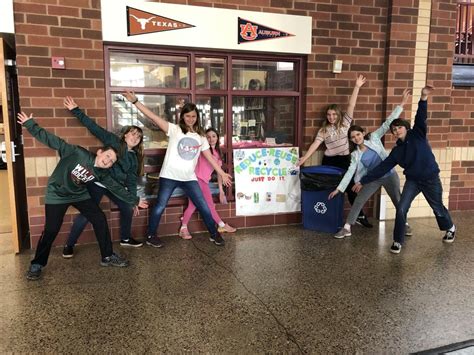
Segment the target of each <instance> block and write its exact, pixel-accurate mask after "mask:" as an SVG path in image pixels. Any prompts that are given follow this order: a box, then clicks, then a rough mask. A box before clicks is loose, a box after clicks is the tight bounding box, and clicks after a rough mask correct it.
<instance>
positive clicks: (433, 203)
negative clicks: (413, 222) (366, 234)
mask: <svg viewBox="0 0 474 355" xmlns="http://www.w3.org/2000/svg"><path fill="white" fill-rule="evenodd" d="M420 192H421V193H422V194H423V196H425V198H426V201H428V204H429V205H430V207H431V209H432V210H433V212H434V215H435V217H436V222H438V227H439V229H440V230H444V231H446V230H448V229H450V228H451V227H452V226H453V221H452V220H451V216H450V215H449V212H448V210H447V209H446V207H444V205H443V186H442V185H441V180H440V179H439V176H436V177H435V178H432V179H429V180H423V181H414V180H407V181H406V182H405V186H404V187H403V192H402V196H401V197H400V202H399V203H398V206H397V215H396V218H395V229H394V231H393V240H394V241H395V242H398V243H400V244H403V242H404V240H405V225H406V221H407V213H408V210H409V209H410V205H411V203H412V201H413V200H414V199H415V197H416V196H417V195H418V194H419V193H420Z"/></svg>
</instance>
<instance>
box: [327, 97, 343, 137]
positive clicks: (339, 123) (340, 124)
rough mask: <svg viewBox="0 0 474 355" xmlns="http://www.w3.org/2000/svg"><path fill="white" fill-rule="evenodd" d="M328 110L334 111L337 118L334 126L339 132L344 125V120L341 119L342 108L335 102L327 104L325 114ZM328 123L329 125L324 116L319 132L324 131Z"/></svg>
mask: <svg viewBox="0 0 474 355" xmlns="http://www.w3.org/2000/svg"><path fill="white" fill-rule="evenodd" d="M329 110H333V111H336V115H337V120H336V123H335V124H334V126H335V127H336V131H337V132H339V131H340V130H341V128H342V127H343V126H344V120H343V119H342V110H341V109H340V108H339V106H338V105H336V104H332V105H329V106H328V107H327V108H326V115H327V113H328V111H329ZM329 125H330V123H329V122H328V119H327V117H326V118H325V119H324V122H323V124H322V125H321V132H323V133H326V131H327V128H328V126H329Z"/></svg>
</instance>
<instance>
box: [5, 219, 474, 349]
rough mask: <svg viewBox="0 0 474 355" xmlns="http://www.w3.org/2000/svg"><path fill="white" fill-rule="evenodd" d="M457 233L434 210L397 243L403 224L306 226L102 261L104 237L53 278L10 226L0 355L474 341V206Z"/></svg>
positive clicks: (57, 263)
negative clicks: (336, 231)
mask: <svg viewBox="0 0 474 355" xmlns="http://www.w3.org/2000/svg"><path fill="white" fill-rule="evenodd" d="M453 218H454V220H455V221H456V223H457V225H458V235H457V239H456V241H455V243H453V244H451V245H449V244H448V245H446V244H443V243H442V242H441V237H442V235H443V234H442V233H441V232H440V231H438V229H437V227H436V221H435V219H434V218H422V219H414V220H411V225H412V228H413V231H414V236H413V237H411V238H410V239H409V240H408V241H407V243H406V245H405V246H404V248H403V249H402V253H401V254H400V255H393V254H391V253H389V251H388V249H389V247H390V244H391V230H392V227H393V223H392V222H386V223H380V225H379V224H378V223H377V225H376V226H375V227H374V229H372V230H369V229H362V228H361V227H354V230H353V235H352V237H348V238H346V239H343V240H336V239H334V238H332V237H331V236H330V235H328V234H322V233H315V232H312V231H308V230H303V229H302V228H301V226H299V225H297V226H285V227H272V228H259V229H252V230H245V231H238V232H237V233H236V234H234V235H232V236H231V235H226V236H225V237H226V241H227V244H226V246H225V247H217V246H214V245H213V244H212V243H210V242H209V241H208V239H207V238H206V236H205V235H196V236H195V238H194V239H192V240H191V241H185V240H181V239H179V238H177V237H165V238H164V240H165V242H166V246H165V247H164V248H163V249H154V248H150V247H143V248H139V249H133V250H130V249H123V248H120V246H118V245H116V246H115V248H116V250H117V251H118V252H120V253H122V254H124V255H126V256H127V257H128V258H129V259H130V261H131V266H130V267H129V268H126V269H119V268H104V267H100V266H99V256H98V248H97V246H96V245H87V246H82V247H78V248H77V249H76V255H75V257H74V258H73V259H71V260H64V259H63V258H62V257H61V249H58V248H57V249H54V250H53V253H52V256H51V258H50V262H49V264H48V266H47V267H46V268H45V269H44V274H43V279H42V280H41V281H37V282H32V281H27V280H26V279H25V277H24V275H25V271H26V269H27V267H28V264H29V261H30V258H31V253H29V252H27V253H23V254H21V255H16V256H15V255H12V254H11V252H9V251H8V247H5V245H6V244H8V243H6V242H5V240H7V239H5V238H4V237H5V235H0V237H2V238H3V241H1V242H0V244H1V245H3V250H2V251H1V252H0V290H1V292H0V352H1V353H5V352H8V353H10V352H14V353H37V352H40V353H65V352H68V353H104V352H105V353H112V352H119V353H144V352H147V353H184V352H192V353H244V354H253V353H292V354H293V353H314V354H343V353H361V354H407V353H410V352H415V351H421V350H426V349H430V348H435V347H439V346H443V345H446V344H449V343H455V342H460V341H464V340H468V339H472V338H474V236H473V234H474V227H473V226H474V216H472V213H461V214H460V213H454V214H453Z"/></svg>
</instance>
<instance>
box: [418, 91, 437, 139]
mask: <svg viewBox="0 0 474 355" xmlns="http://www.w3.org/2000/svg"><path fill="white" fill-rule="evenodd" d="M433 90H434V87H432V86H429V85H427V86H425V87H424V88H423V89H421V97H420V101H419V102H418V109H417V110H416V115H415V124H414V125H413V130H414V131H415V132H417V133H418V134H420V135H422V136H425V137H426V134H427V132H428V127H427V125H426V119H427V118H428V102H427V100H428V96H429V95H430V94H431V93H432V92H433Z"/></svg>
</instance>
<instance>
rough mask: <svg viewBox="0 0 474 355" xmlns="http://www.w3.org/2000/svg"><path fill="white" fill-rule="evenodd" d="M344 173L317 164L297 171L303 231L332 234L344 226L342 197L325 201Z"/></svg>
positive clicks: (341, 195) (339, 195)
mask: <svg viewBox="0 0 474 355" xmlns="http://www.w3.org/2000/svg"><path fill="white" fill-rule="evenodd" d="M345 172H346V171H345V170H343V169H340V168H336V167H333V166H327V165H319V166H309V167H303V168H301V169H300V182H301V211H302V215H303V228H304V229H310V230H314V231H318V232H325V233H336V232H337V231H338V230H339V229H340V228H341V227H342V226H343V225H344V220H343V218H344V194H338V195H337V196H336V197H334V198H333V199H331V200H328V197H329V194H330V193H331V192H332V191H333V190H334V189H335V188H336V187H337V185H338V184H339V182H340V181H341V179H342V177H343V176H344V174H345Z"/></svg>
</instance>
